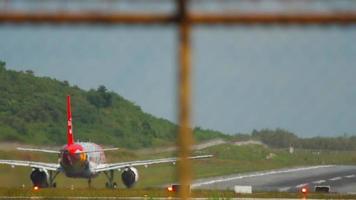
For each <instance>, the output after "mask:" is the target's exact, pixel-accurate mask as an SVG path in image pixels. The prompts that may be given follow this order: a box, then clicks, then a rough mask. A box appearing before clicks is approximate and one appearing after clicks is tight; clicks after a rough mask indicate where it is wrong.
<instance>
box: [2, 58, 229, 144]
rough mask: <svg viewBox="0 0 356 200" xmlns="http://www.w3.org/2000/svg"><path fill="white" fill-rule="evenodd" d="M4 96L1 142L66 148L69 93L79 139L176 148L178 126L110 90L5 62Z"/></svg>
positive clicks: (208, 134) (201, 135)
mask: <svg viewBox="0 0 356 200" xmlns="http://www.w3.org/2000/svg"><path fill="white" fill-rule="evenodd" d="M0 94H1V95H0V142H21V143H28V144H34V145H52V144H54V145H60V144H65V143H66V123H67V122H66V96H67V95H68V94H69V95H71V97H72V112H73V126H74V135H75V138H76V140H77V139H80V140H81V141H92V142H96V143H99V144H106V145H113V146H120V147H127V148H140V147H151V146H158V145H164V144H174V143H175V138H176V129H177V126H176V125H175V124H173V123H171V122H169V121H168V120H165V119H159V118H156V117H154V116H152V115H150V114H147V113H144V112H143V111H142V110H141V108H140V107H139V106H137V105H135V104H134V103H132V102H130V101H128V100H126V99H124V98H123V97H121V96H120V95H118V94H116V93H114V92H111V91H108V90H107V89H106V88H105V86H99V87H98V88H97V89H92V90H89V91H85V90H82V89H80V88H78V87H77V86H71V85H70V84H69V83H68V82H67V81H58V80H55V79H53V78H48V77H36V76H35V75H34V73H33V72H32V71H30V70H29V71H25V72H17V71H13V70H8V69H6V68H5V63H3V62H0ZM194 135H195V138H196V140H204V139H212V138H216V137H225V135H223V134H222V133H219V132H215V131H210V130H203V129H200V128H199V129H195V131H194Z"/></svg>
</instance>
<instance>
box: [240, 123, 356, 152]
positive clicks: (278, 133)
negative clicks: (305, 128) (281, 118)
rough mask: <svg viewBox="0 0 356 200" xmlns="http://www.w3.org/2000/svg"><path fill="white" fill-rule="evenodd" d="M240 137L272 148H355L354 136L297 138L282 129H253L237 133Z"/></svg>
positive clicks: (355, 139) (355, 138) (355, 137)
mask: <svg viewBox="0 0 356 200" xmlns="http://www.w3.org/2000/svg"><path fill="white" fill-rule="evenodd" d="M237 137H238V138H240V139H244V140H247V139H256V140H260V141H261V142H263V143H264V144H267V145H268V146H270V147H273V148H288V147H290V146H293V147H296V148H303V149H328V150H356V136H346V135H345V136H341V137H332V138H331V137H313V138H299V137H297V135H295V134H294V133H292V132H289V131H287V130H284V129H279V128H277V129H275V130H271V129H262V130H260V131H257V130H253V131H252V134H251V135H243V134H241V135H238V136H237Z"/></svg>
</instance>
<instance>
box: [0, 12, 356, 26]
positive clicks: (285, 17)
mask: <svg viewBox="0 0 356 200" xmlns="http://www.w3.org/2000/svg"><path fill="white" fill-rule="evenodd" d="M185 20H186V21H189V23H191V24H192V25H194V24H203V25H204V24H205V25H215V24H281V25H283V24H301V25H313V24H317V25H328V24H339V25H344V24H356V11H355V12H349V13H345V12H342V13H338V12H334V13H298V14H288V13H245V14H243V13H231V14H219V13H210V14H207V13H200V14H199V13H190V14H189V15H188V14H186V16H185ZM0 23H54V24H56V23H69V24H76V23H94V24H95V23H102V24H169V23H179V19H178V18H177V16H176V15H172V14H164V13H163V14H149V13H147V14H143V13H136V14H135V13H121V12H120V13H115V12H112V13H104V12H84V11H82V12H36V13H35V12H20V11H16V12H13V11H11V12H10V11H5V12H0Z"/></svg>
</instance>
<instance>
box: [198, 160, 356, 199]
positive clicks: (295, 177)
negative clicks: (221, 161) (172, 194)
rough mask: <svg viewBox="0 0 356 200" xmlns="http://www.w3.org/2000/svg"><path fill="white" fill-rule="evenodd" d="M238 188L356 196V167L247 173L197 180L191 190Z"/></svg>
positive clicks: (302, 168) (308, 168)
mask: <svg viewBox="0 0 356 200" xmlns="http://www.w3.org/2000/svg"><path fill="white" fill-rule="evenodd" d="M235 185H250V186H252V190H253V191H279V192H298V191H300V188H301V187H304V186H307V187H308V188H309V190H311V191H313V190H314V186H316V185H327V186H330V189H331V192H337V193H347V194H356V166H347V165H319V166H311V167H300V168H290V169H280V170H272V171H262V172H255V173H247V174H234V175H230V176H223V177H215V178H209V179H201V180H197V181H195V182H194V183H193V184H192V188H206V189H233V188H234V186H235Z"/></svg>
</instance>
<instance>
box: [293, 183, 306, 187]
mask: <svg viewBox="0 0 356 200" xmlns="http://www.w3.org/2000/svg"><path fill="white" fill-rule="evenodd" d="M307 185H308V183H302V184H299V185H297V186H295V187H296V188H301V187H304V186H307Z"/></svg>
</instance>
